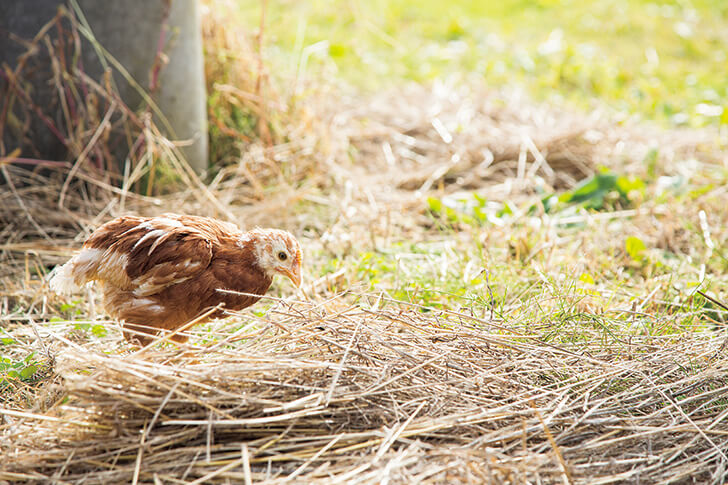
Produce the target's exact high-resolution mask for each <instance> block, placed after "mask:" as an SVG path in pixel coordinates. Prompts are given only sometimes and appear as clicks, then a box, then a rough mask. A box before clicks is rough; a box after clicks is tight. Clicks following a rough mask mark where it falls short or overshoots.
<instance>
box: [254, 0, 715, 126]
mask: <svg viewBox="0 0 728 485" xmlns="http://www.w3.org/2000/svg"><path fill="white" fill-rule="evenodd" d="M262 3H263V2H259V1H250V0H249V1H246V2H243V3H242V4H241V7H240V16H241V21H243V22H245V23H246V24H247V25H248V26H249V28H251V29H257V27H258V25H259V21H260V7H261V4H262ZM726 23H728V6H727V5H725V4H721V3H720V2H708V1H693V2H689V1H688V2H647V1H627V0H618V1H614V2H606V1H592V2H576V1H556V0H554V1H546V0H542V1H534V2H526V1H518V0H505V1H502V2H455V3H453V2H448V3H443V2H436V1H433V0H424V1H421V2H409V1H404V0H396V1H383V0H377V1H372V2H359V1H334V2H329V1H327V2H323V1H312V2H291V1H271V2H268V8H267V10H266V17H265V30H264V39H265V42H264V46H265V51H264V55H265V57H266V60H267V61H268V62H270V63H271V66H273V68H274V69H275V70H276V71H278V72H280V73H285V74H287V75H292V76H294V77H299V78H300V77H301V76H303V75H304V72H303V71H305V72H306V73H308V74H309V75H311V74H313V75H325V76H330V75H332V74H333V75H336V76H340V77H341V78H343V79H345V80H347V81H348V82H351V83H354V84H356V85H357V86H359V87H360V88H364V89H370V90H372V89H382V88H386V87H389V86H391V85H393V84H398V83H402V82H404V81H407V80H414V81H431V80H433V79H436V78H439V77H445V76H449V75H458V76H474V77H476V78H480V79H482V82H483V83H484V84H486V85H490V86H492V87H494V88H499V87H510V86H525V87H526V89H527V90H528V91H529V92H530V93H531V94H532V95H533V96H534V97H536V98H538V99H547V100H551V101H556V102H558V101H561V100H564V99H565V100H567V101H569V102H570V103H572V104H575V105H577V106H580V107H582V108H585V109H589V108H592V107H594V106H595V105H602V104H605V103H606V104H607V105H608V106H610V107H611V108H612V109H613V110H615V111H616V112H618V113H621V114H622V116H623V117H630V116H637V117H640V118H645V119H655V120H660V121H663V122H667V123H669V124H673V125H682V124H689V125H695V126H700V125H706V124H719V123H723V124H725V123H728V112H727V110H726V106H727V104H726V103H727V102H728V84H726V83H725V78H724V72H725V64H726V62H728V30H727V29H726V28H725V25H726Z"/></svg>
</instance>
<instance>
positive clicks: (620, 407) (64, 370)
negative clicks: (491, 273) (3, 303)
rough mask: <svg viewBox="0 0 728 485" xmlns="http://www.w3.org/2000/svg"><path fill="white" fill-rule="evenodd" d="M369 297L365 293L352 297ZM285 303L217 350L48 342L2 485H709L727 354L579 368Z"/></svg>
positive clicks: (12, 430) (445, 334)
mask: <svg viewBox="0 0 728 485" xmlns="http://www.w3.org/2000/svg"><path fill="white" fill-rule="evenodd" d="M361 296H362V297H365V295H361ZM380 306H383V308H380V309H377V310H374V309H369V308H367V306H365V305H351V306H342V305H341V304H340V303H337V302H336V300H333V301H332V300H329V301H326V302H324V303H319V304H315V303H305V302H281V303H279V304H277V305H275V306H274V307H273V308H272V309H271V310H270V311H269V313H268V316H267V317H265V318H263V319H261V320H259V321H258V322H257V323H251V324H250V325H249V326H247V327H245V328H244V330H243V331H239V332H237V333H235V334H229V335H225V334H219V335H217V338H218V339H219V340H218V342H217V343H216V344H214V345H212V346H210V345H199V346H195V345H191V346H188V347H185V348H184V349H182V350H183V352H182V351H180V350H175V349H167V350H160V349H152V350H151V351H147V352H145V354H144V355H143V356H139V355H138V354H136V353H135V352H133V351H131V352H127V353H123V354H117V353H113V354H108V353H104V352H102V351H100V348H98V347H97V348H89V347H86V346H83V345H79V344H74V343H73V342H71V341H68V340H67V339H66V338H64V337H62V336H60V335H57V334H53V333H52V334H51V335H48V334H47V333H46V334H45V335H44V338H45V339H46V340H47V341H51V342H53V343H52V347H53V351H54V352H56V353H57V356H58V357H57V360H58V363H57V368H56V371H57V372H58V374H59V375H60V376H61V380H60V381H59V382H58V384H57V385H58V386H60V387H61V389H60V390H61V391H62V393H63V394H64V395H67V399H64V400H63V401H61V402H57V403H55V405H53V406H51V407H50V408H49V409H47V410H46V411H45V412H43V413H40V412H19V411H12V410H8V409H4V410H3V411H2V414H3V416H4V420H5V421H4V424H3V425H2V428H0V429H1V430H2V436H3V440H2V441H1V442H0V443H2V452H3V454H4V455H5V456H6V459H5V460H4V461H3V465H2V468H0V479H4V480H11V481H15V480H31V481H32V480H42V481H53V480H56V481H58V483H109V482H115V483H122V482H135V481H138V482H139V483H151V482H156V483H225V482H226V481H243V480H246V479H247V480H252V481H253V482H259V481H262V480H265V481H266V482H268V483H284V482H288V481H293V480H294V479H295V480H297V481H299V482H302V483H319V482H320V483H336V482H347V483H348V482H351V483H379V482H381V481H392V482H399V483H402V482H413V481H428V482H453V481H471V482H482V481H489V480H490V481H493V482H498V483H501V482H505V483H524V482H528V483H537V482H541V483H616V482H623V481H629V480H631V481H641V482H646V483H656V482H670V481H676V482H681V481H684V480H685V479H687V478H688V477H691V478H692V479H697V480H699V481H701V482H704V483H708V482H711V481H713V482H715V483H719V482H720V480H722V478H721V477H724V476H725V475H724V474H725V469H724V468H723V467H724V465H725V463H726V462H727V460H726V456H725V454H726V450H727V449H728V426H727V425H726V417H727V416H728V411H726V406H725V393H726V390H728V387H727V386H726V382H728V366H726V364H725V362H726V359H725V353H726V352H727V351H728V350H726V348H725V346H724V345H723V343H722V341H721V340H719V339H715V338H712V337H711V336H710V335H706V334H702V335H701V334H696V335H679V336H675V337H673V338H666V337H660V338H649V337H642V338H639V339H637V338H635V339H633V340H632V342H631V343H630V345H629V347H628V348H620V347H615V348H605V347H604V345H603V344H602V343H595V344H594V345H588V344H587V345H586V346H585V347H582V350H581V351H580V352H575V351H572V350H570V349H569V348H568V347H566V346H558V345H551V344H545V343H544V342H541V341H540V336H539V335H537V334H534V335H520V334H519V335H516V334H513V333H509V332H507V331H503V330H500V329H498V328H497V327H495V326H492V325H491V324H490V322H489V321H484V320H481V319H478V318H474V317H472V316H470V315H467V314H457V313H454V312H445V311H441V312H437V311H433V312H430V313H422V312H419V311H415V310H410V309H407V308H406V307H405V306H401V305H396V304H393V303H390V304H386V305H384V304H381V303H380Z"/></svg>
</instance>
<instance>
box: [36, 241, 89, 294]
mask: <svg viewBox="0 0 728 485" xmlns="http://www.w3.org/2000/svg"><path fill="white" fill-rule="evenodd" d="M101 253H102V252H101V251H99V250H97V249H89V248H85V249H83V250H82V251H81V252H80V253H78V254H77V255H75V256H74V257H72V258H71V259H70V260H68V262H67V263H66V264H64V265H62V266H56V267H55V268H53V271H51V272H50V274H49V275H48V284H49V286H50V288H51V290H53V291H55V292H56V293H58V294H61V295H70V294H71V293H74V292H76V291H78V290H80V289H81V288H82V287H83V285H85V284H86V283H88V282H89V281H92V280H93V279H95V278H94V277H95V275H96V272H97V271H98V265H99V262H100V256H101Z"/></svg>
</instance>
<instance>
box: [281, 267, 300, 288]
mask: <svg viewBox="0 0 728 485" xmlns="http://www.w3.org/2000/svg"><path fill="white" fill-rule="evenodd" d="M281 273H283V274H284V275H286V276H288V277H289V278H290V279H291V282H292V283H293V284H294V285H296V288H299V287H300V286H301V268H296V269H295V270H294V271H290V270H288V269H282V270H281Z"/></svg>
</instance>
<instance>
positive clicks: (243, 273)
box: [50, 214, 301, 345]
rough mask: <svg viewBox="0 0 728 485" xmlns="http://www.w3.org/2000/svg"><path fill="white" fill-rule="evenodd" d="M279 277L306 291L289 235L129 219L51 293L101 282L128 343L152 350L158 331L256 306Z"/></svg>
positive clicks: (57, 280) (101, 231)
mask: <svg viewBox="0 0 728 485" xmlns="http://www.w3.org/2000/svg"><path fill="white" fill-rule="evenodd" d="M276 274H282V275H284V276H287V277H288V278H290V279H291V281H292V282H293V284H294V285H296V286H300V284H301V247H300V246H299V244H298V241H297V240H296V238H295V237H293V235H291V234H290V233H288V232H286V231H281V230H278V229H253V230H251V231H248V232H242V231H241V230H240V229H238V227H237V226H235V225H234V224H230V223H227V222H222V221H218V220H215V219H210V218H207V217H196V216H187V215H178V214H164V215H162V216H160V217H151V218H150V217H135V216H126V217H120V218H118V219H114V220H112V221H110V222H107V223H106V224H104V225H103V226H101V227H99V228H98V229H97V230H96V231H94V233H93V234H91V236H90V237H89V238H88V240H87V241H86V242H85V243H84V245H83V249H81V251H80V252H79V253H78V254H76V255H75V256H74V257H73V258H71V259H70V260H69V261H68V262H67V263H66V264H64V265H63V266H60V267H57V268H55V269H54V271H53V272H52V273H51V277H50V286H51V288H52V289H53V290H54V291H55V292H57V293H63V294H68V293H71V292H73V291H75V290H78V289H79V288H80V287H82V286H83V285H85V284H86V283H88V282H91V281H96V282H98V283H99V284H100V286H101V290H102V293H103V303H104V307H105V308H106V311H107V313H108V314H109V315H110V316H111V317H113V318H115V319H118V320H120V321H121V322H122V328H123V329H124V336H125V337H126V338H127V340H130V341H133V340H138V341H139V343H141V344H142V345H146V344H147V343H149V342H151V340H152V339H151V338H150V337H149V336H154V335H156V334H157V333H158V332H159V330H169V331H171V330H175V329H177V328H179V327H181V326H182V325H184V324H186V323H188V322H190V321H192V320H194V319H196V318H199V317H200V316H202V315H204V314H205V313H206V312H209V311H210V310H211V309H212V308H214V307H216V306H217V305H219V304H222V305H224V307H223V308H220V309H217V310H215V311H213V312H212V313H210V314H209V315H207V316H206V317H205V318H204V319H201V320H200V322H202V321H204V320H206V319H208V318H220V317H223V316H224V315H225V312H224V310H241V309H243V308H246V307H248V306H250V305H252V304H253V303H255V302H256V301H258V300H259V299H260V296H255V295H261V296H262V295H264V294H265V292H266V291H267V290H268V288H269V287H270V285H271V282H272V281H273V276H275V275H276ZM219 290H233V291H234V292H238V293H248V295H241V294H236V293H228V292H224V291H219ZM147 335H149V336H147ZM172 338H173V339H174V340H176V341H178V342H184V341H186V340H187V337H186V336H184V335H181V334H177V335H174V336H173V337H172Z"/></svg>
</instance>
